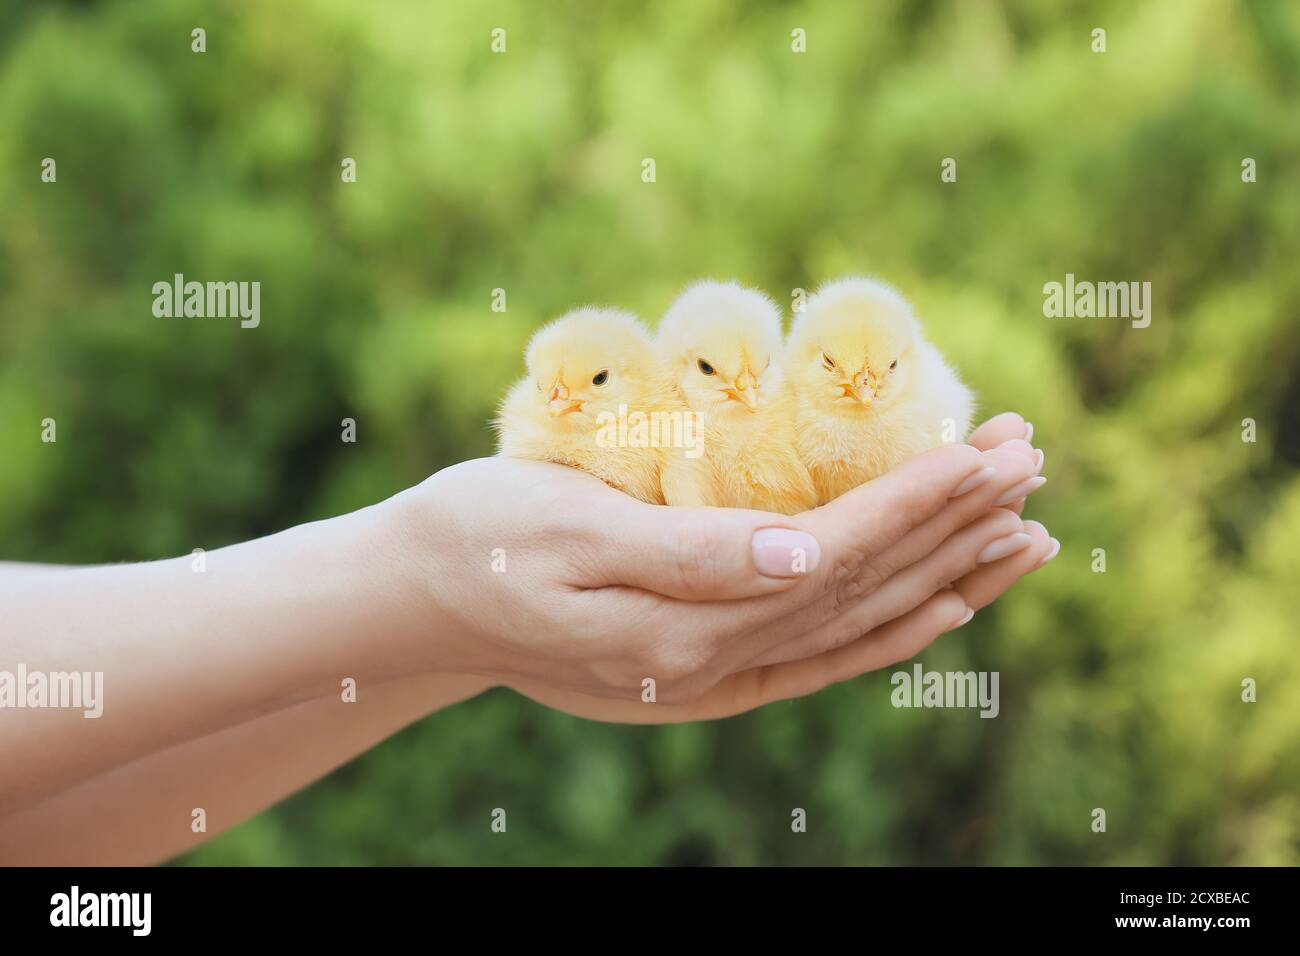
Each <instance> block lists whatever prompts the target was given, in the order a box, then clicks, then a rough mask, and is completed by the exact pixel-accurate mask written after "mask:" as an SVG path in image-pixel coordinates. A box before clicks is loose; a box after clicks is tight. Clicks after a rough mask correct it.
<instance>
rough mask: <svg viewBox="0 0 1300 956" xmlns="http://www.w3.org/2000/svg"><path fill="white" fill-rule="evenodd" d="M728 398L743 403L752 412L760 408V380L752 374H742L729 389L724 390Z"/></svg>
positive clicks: (747, 372)
mask: <svg viewBox="0 0 1300 956" xmlns="http://www.w3.org/2000/svg"><path fill="white" fill-rule="evenodd" d="M722 391H723V392H724V393H725V394H726V396H727V398H734V399H735V400H736V401H738V402H742V403H743V404H744V406H745V407H746V408H748V409H749V410H750V411H751V412H752V411H753V410H754V409H756V408H758V380H757V379H755V378H754V375H753V373H752V372H749V371H745V372H741V373H740V375H739V376H738V377H737V378H736V381H735V382H733V383H732V385H731V386H730V387H729V388H724V389H723V390H722Z"/></svg>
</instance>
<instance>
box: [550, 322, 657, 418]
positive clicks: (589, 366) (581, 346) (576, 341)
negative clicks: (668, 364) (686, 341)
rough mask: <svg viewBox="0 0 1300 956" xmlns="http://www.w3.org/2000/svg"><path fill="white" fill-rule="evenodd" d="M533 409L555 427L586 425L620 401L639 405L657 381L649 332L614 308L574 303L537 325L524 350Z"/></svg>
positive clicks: (612, 411)
mask: <svg viewBox="0 0 1300 956" xmlns="http://www.w3.org/2000/svg"><path fill="white" fill-rule="evenodd" d="M524 360H525V362H526V363H527V365H528V376H529V378H531V379H532V381H533V384H534V385H535V386H536V387H537V406H536V408H537V411H538V414H539V415H546V416H549V418H550V420H551V422H552V423H553V425H554V427H557V428H570V429H579V430H581V429H586V428H590V427H592V425H593V423H594V422H595V421H596V419H597V418H598V417H599V416H600V415H601V414H602V413H606V412H608V413H609V414H611V415H618V413H619V406H620V405H624V406H627V407H628V408H643V407H644V406H645V404H646V403H647V402H648V401H650V400H652V398H653V396H654V394H655V389H656V388H657V387H660V386H659V382H660V377H659V376H660V372H659V367H658V365H657V359H656V357H655V354H654V347H653V344H652V342H651V339H650V334H649V333H648V332H647V331H646V329H645V326H643V325H642V324H641V323H640V322H639V321H637V319H636V317H635V316H633V315H630V314H629V313H627V312H621V311H619V310H617V309H600V308H595V307H591V306H588V307H585V308H581V309H574V310H573V311H572V312H568V313H566V314H565V315H562V316H560V317H559V318H558V319H555V320H554V321H553V322H550V323H549V324H547V325H545V326H543V327H542V328H540V329H538V330H537V332H535V333H534V334H533V337H532V339H531V340H530V341H529V343H528V350H527V352H526V353H525V359H524Z"/></svg>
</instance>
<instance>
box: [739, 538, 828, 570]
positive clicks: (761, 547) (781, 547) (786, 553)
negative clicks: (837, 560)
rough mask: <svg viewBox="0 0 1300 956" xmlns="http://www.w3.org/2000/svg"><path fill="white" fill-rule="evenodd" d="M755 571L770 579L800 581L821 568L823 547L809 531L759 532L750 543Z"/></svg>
mask: <svg viewBox="0 0 1300 956" xmlns="http://www.w3.org/2000/svg"><path fill="white" fill-rule="evenodd" d="M750 546H751V548H752V549H753V552H754V567H755V568H756V569H757V570H758V573H759V574H761V575H763V576H764V577H769V578H797V577H799V576H800V575H804V574H807V573H808V572H809V571H812V570H813V569H815V568H816V567H817V564H818V562H820V561H821V559H822V547H821V545H820V544H818V543H817V539H816V538H814V537H813V536H812V535H810V534H808V532H806V531H794V530H792V529H790V528H759V529H758V530H757V531H755V532H754V537H753V538H752V539H751V540H750Z"/></svg>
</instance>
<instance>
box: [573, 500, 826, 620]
mask: <svg viewBox="0 0 1300 956" xmlns="http://www.w3.org/2000/svg"><path fill="white" fill-rule="evenodd" d="M599 525H600V530H599V531H598V533H597V540H598V542H599V544H598V551H599V553H598V555H597V556H596V560H595V561H593V562H591V565H590V567H591V572H590V573H591V574H592V575H593V576H594V577H595V578H597V579H598V581H597V582H596V583H594V584H590V585H588V586H595V587H611V586H618V585H624V586H627V587H634V588H641V589H642V590H645V591H653V592H655V593H656V594H662V595H664V596H666V597H673V598H680V599H682V600H686V601H725V600H732V599H735V598H746V597H756V596H760V595H763V594H772V593H774V592H776V591H784V590H787V589H788V588H790V587H793V586H794V585H795V584H797V583H798V582H799V581H800V580H802V579H803V578H805V577H807V576H808V575H809V574H810V573H811V572H812V571H814V570H815V569H816V568H817V566H818V564H820V563H821V556H822V551H821V545H820V544H819V543H818V541H817V539H816V538H815V537H813V535H812V534H811V533H809V532H808V531H806V530H804V529H803V528H801V527H800V526H799V523H798V521H797V520H796V519H793V518H789V517H786V516H785V515H778V514H769V513H767V512H764V511H747V510H743V509H739V508H669V507H666V506H661V505H648V504H643V503H641V502H639V501H636V500H634V499H628V501H627V502H626V503H623V504H620V506H619V514H618V515H617V516H614V515H607V514H602V515H601V516H600V518H599Z"/></svg>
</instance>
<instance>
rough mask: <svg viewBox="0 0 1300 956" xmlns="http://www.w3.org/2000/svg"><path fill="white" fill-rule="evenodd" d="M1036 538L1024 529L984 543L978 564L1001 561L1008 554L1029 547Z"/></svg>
mask: <svg viewBox="0 0 1300 956" xmlns="http://www.w3.org/2000/svg"><path fill="white" fill-rule="evenodd" d="M1033 540H1034V539H1033V538H1031V537H1030V536H1029V535H1027V534H1025V533H1024V532H1023V531H1017V532H1016V533H1015V534H1009V535H1007V536H1006V537H1005V538H998V540H996V541H990V542H989V543H988V544H986V545H984V550H983V551H981V552H980V553H979V554H978V555H977V556H976V558H975V563H976V564H988V563H989V562H990V561H1001V560H1002V559H1003V558H1005V557H1007V555H1011V554H1015V553H1016V552H1017V551H1023V550H1024V549H1025V548H1027V547H1029V544H1030V542H1032V541H1033Z"/></svg>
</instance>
